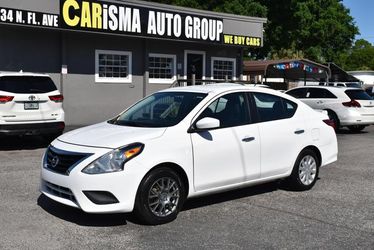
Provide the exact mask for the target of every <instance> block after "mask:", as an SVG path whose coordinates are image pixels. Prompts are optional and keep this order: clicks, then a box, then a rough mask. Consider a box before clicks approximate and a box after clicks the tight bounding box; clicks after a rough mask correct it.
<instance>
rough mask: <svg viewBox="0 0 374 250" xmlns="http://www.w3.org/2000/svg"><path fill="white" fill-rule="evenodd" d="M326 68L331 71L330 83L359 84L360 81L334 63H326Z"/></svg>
mask: <svg viewBox="0 0 374 250" xmlns="http://www.w3.org/2000/svg"><path fill="white" fill-rule="evenodd" d="M326 66H327V67H329V68H330V71H331V77H330V82H360V79H357V78H356V77H354V76H352V75H350V74H349V73H348V72H346V71H345V70H343V69H342V68H340V67H339V66H338V65H336V64H335V63H331V62H330V63H327V64H326Z"/></svg>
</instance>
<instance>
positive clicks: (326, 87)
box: [287, 85, 360, 92]
mask: <svg viewBox="0 0 374 250" xmlns="http://www.w3.org/2000/svg"><path fill="white" fill-rule="evenodd" d="M303 88H309V89H313V88H315V89H328V90H331V91H333V92H334V91H343V92H344V91H345V90H360V89H359V88H354V87H337V86H320V85H316V86H314V85H310V86H300V87H296V88H293V89H290V90H288V91H291V90H294V89H303ZM288 91H287V92H288Z"/></svg>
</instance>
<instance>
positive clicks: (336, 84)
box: [319, 82, 362, 88]
mask: <svg viewBox="0 0 374 250" xmlns="http://www.w3.org/2000/svg"><path fill="white" fill-rule="evenodd" d="M319 85H320V86H330V87H347V88H362V85H361V83H359V82H327V83H326V82H322V83H320V84H319Z"/></svg>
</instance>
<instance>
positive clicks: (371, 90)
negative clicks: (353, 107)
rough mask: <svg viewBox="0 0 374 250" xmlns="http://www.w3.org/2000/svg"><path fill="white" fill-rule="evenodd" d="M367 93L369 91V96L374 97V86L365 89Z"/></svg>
mask: <svg viewBox="0 0 374 250" xmlns="http://www.w3.org/2000/svg"><path fill="white" fill-rule="evenodd" d="M365 91H366V93H368V95H369V96H371V97H374V87H369V88H367V89H365Z"/></svg>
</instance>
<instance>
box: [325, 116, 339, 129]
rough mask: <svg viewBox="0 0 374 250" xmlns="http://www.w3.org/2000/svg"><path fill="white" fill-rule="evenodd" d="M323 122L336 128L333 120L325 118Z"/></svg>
mask: <svg viewBox="0 0 374 250" xmlns="http://www.w3.org/2000/svg"><path fill="white" fill-rule="evenodd" d="M323 122H324V123H326V124H327V125H329V126H331V127H332V128H333V129H334V130H336V123H335V121H334V120H331V119H326V120H323Z"/></svg>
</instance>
